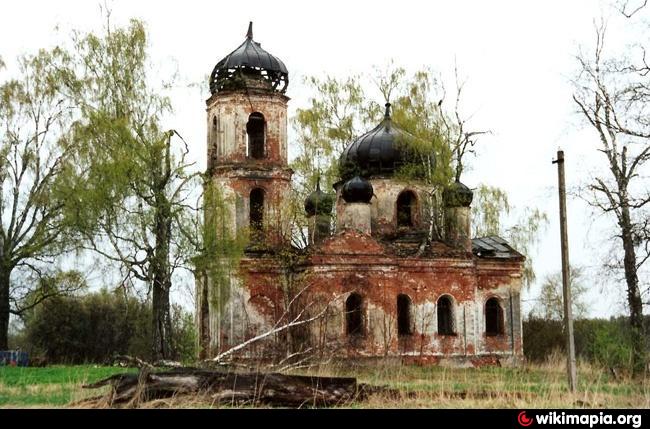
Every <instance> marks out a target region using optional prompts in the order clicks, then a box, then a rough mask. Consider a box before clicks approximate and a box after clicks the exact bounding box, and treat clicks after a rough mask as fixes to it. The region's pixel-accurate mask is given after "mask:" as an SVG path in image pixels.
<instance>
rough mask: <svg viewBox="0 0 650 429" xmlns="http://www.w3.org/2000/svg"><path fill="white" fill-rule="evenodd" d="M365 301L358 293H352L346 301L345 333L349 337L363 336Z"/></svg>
mask: <svg viewBox="0 0 650 429" xmlns="http://www.w3.org/2000/svg"><path fill="white" fill-rule="evenodd" d="M362 304H363V299H362V298H361V295H359V294H358V293H352V294H350V296H349V297H348V299H346V300H345V322H346V324H345V328H346V329H345V332H346V333H347V334H348V335H361V334H362V333H363V312H362Z"/></svg>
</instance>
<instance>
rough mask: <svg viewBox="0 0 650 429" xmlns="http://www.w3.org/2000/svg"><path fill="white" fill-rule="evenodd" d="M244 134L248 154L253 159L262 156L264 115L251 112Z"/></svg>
mask: <svg viewBox="0 0 650 429" xmlns="http://www.w3.org/2000/svg"><path fill="white" fill-rule="evenodd" d="M246 135H247V138H248V148H247V149H248V156H250V157H251V158H254V159H261V158H264V115H262V114H261V113H258V112H255V113H251V115H250V116H249V117H248V123H247V124H246Z"/></svg>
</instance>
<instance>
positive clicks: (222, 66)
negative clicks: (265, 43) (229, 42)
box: [210, 22, 289, 94]
mask: <svg viewBox="0 0 650 429" xmlns="http://www.w3.org/2000/svg"><path fill="white" fill-rule="evenodd" d="M246 76H250V77H253V78H255V79H259V80H262V81H266V82H268V84H269V85H270V87H271V88H272V89H273V90H274V91H278V92H280V93H284V92H285V91H286V90H287V85H288V84H289V72H288V71H287V67H286V66H285V65H284V63H283V62H282V61H281V60H280V59H279V58H277V57H275V56H273V55H271V54H269V53H268V52H266V51H265V50H264V49H262V45H261V44H260V43H258V42H256V41H254V40H253V23H252V22H251V23H249V24H248V32H247V33H246V40H244V43H242V44H241V45H239V47H237V49H235V50H234V51H232V52H231V53H229V54H228V55H226V57H225V58H223V59H222V60H221V61H219V62H218V63H217V65H216V66H214V69H213V70H212V74H211V75H210V93H211V94H214V93H215V92H219V91H222V90H227V89H230V88H233V87H235V88H236V87H237V86H241V85H242V83H241V80H242V79H243V78H244V77H246Z"/></svg>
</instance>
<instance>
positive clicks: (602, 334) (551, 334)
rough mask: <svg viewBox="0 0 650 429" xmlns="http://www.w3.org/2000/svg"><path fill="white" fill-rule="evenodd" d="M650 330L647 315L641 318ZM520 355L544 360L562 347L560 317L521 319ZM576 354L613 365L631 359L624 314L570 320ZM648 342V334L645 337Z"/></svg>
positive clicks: (623, 364)
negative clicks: (620, 315)
mask: <svg viewBox="0 0 650 429" xmlns="http://www.w3.org/2000/svg"><path fill="white" fill-rule="evenodd" d="M644 321H645V326H646V332H650V330H649V329H648V328H650V316H646V317H645V319H644ZM523 328H524V329H523V335H524V355H525V356H526V358H527V359H528V360H529V361H531V362H542V361H545V360H546V359H547V358H548V357H549V356H550V355H551V354H552V353H554V352H558V351H559V352H561V353H564V352H565V350H566V342H565V337H564V330H563V327H562V321H559V320H546V319H542V318H535V317H531V318H529V319H528V320H525V321H524V323H523ZM573 329H574V338H575V347H576V356H577V358H578V359H583V360H585V361H588V362H592V363H596V364H600V365H604V366H608V367H617V368H629V367H630V365H631V363H632V337H631V335H630V322H629V318H627V317H617V318H611V319H609V320H607V319H581V320H576V321H574V325H573ZM646 342H647V343H648V344H650V338H646Z"/></svg>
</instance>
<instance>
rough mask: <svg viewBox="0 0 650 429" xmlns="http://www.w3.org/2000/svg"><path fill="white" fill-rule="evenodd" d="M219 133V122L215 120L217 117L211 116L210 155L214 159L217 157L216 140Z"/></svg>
mask: <svg viewBox="0 0 650 429" xmlns="http://www.w3.org/2000/svg"><path fill="white" fill-rule="evenodd" d="M218 133H219V124H218V122H217V117H216V116H213V117H212V132H211V139H210V141H211V143H212V156H213V157H214V158H215V159H216V157H217V150H218V149H217V140H218Z"/></svg>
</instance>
